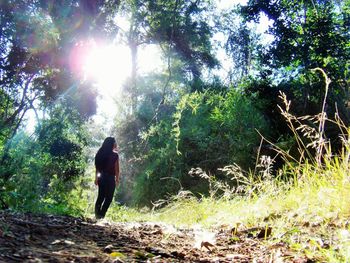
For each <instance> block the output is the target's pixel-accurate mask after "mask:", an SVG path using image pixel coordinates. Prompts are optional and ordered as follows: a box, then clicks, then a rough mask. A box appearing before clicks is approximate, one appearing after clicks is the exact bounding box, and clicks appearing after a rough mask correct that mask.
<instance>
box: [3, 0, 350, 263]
mask: <svg viewBox="0 0 350 263" xmlns="http://www.w3.org/2000/svg"><path fill="white" fill-rule="evenodd" d="M263 16H265V17H266V18H268V19H269V26H268V28H267V29H266V32H265V33H268V35H269V39H270V42H269V41H267V40H268V39H267V37H268V36H267V35H266V34H260V33H258V32H259V30H258V28H257V24H254V22H258V21H259V20H260V19H261V18H262V17H263ZM349 32H350V1H349V0H340V1H324V0H312V1H310V0H305V1H297V0H291V1H290V0H288V1H287V0H281V1H272V0H250V1H248V2H247V4H246V5H242V6H240V5H233V6H231V7H230V8H229V9H227V10H221V9H218V8H217V7H216V1H209V0H199V1H194V0H168V1H160V0H157V1H154V0H143V1H139V0H128V1H117V0H115V1H114V0H112V1H83V0H67V1H40V0H18V1H11V0H9V1H0V58H1V59H0V208H1V209H10V210H14V211H30V212H36V213H58V214H69V215H75V216H91V215H92V211H93V209H92V207H93V203H94V201H95V198H96V196H95V195H96V188H95V186H94V184H93V174H94V167H93V157H94V154H95V152H96V148H97V147H98V146H99V145H100V144H101V142H102V141H103V139H104V137H106V136H109V135H113V136H115V137H116V138H117V141H118V144H119V150H120V158H121V166H122V167H121V171H122V181H121V185H120V187H119V189H118V191H117V194H116V202H118V205H114V207H113V209H112V210H111V211H109V214H108V216H109V218H110V219H112V220H115V221H145V220H147V221H148V220H151V221H163V222H168V223H172V224H175V225H179V226H180V225H181V226H183V225H185V226H193V225H195V224H199V225H202V226H203V227H207V228H211V227H224V226H223V225H226V224H227V225H231V226H235V225H240V226H241V227H243V228H244V227H247V228H248V227H251V226H257V225H258V226H262V227H271V228H272V230H273V232H272V236H271V237H269V238H268V239H267V240H266V242H279V241H282V242H285V243H287V244H288V245H289V246H290V247H292V248H294V249H295V251H297V252H300V253H304V254H306V255H308V256H309V257H310V258H311V259H313V260H316V261H330V262H335V261H339V262H347V261H350V251H349V247H350V244H349V239H350V234H349V231H350V227H349V224H348V223H347V218H348V217H349V215H350V207H349V205H348V203H349V200H350V196H349V195H350V194H349V192H350V191H349V190H350V189H349V188H350V185H349V184H350V183H349V167H348V163H349V156H350V146H349V141H350V139H349V136H350V135H349V134H350V132H349V128H348V127H350V108H349V105H350V104H349V101H350V93H349V85H350V82H349V69H350V64H349V61H350V34H349ZM101 43H107V44H110V43H114V44H116V45H120V43H123V44H124V45H125V46H127V47H128V48H129V49H130V54H131V58H130V60H131V72H130V76H128V79H127V80H126V81H125V83H124V85H123V87H120V93H121V94H120V96H119V98H120V99H116V100H115V103H116V105H117V106H118V110H117V112H110V116H108V117H109V121H108V123H107V122H106V123H105V124H100V123H98V122H96V121H95V120H94V119H93V118H92V117H93V116H94V115H95V114H96V107H97V101H98V99H99V98H100V97H99V93H101V90H99V89H100V88H101V87H100V86H99V85H102V84H101V83H100V82H99V81H97V80H96V79H93V78H92V77H91V76H88V74H87V73H86V72H84V67H85V66H86V65H84V61H85V60H86V57H87V56H88V55H89V51H91V50H92V49H93V46H94V45H96V46H97V47H98V48H101V49H103V44H101ZM99 45H101V46H99ZM151 45H152V46H157V47H158V49H159V52H160V53H159V55H158V56H159V57H161V58H162V61H163V63H164V64H163V65H160V66H159V69H157V70H154V72H140V71H139V64H138V61H139V60H140V59H142V58H140V54H141V51H142V49H143V48H144V47H149V46H151ZM223 53H224V54H225V56H226V62H224V61H223V60H222V59H219V58H220V56H222V54H223ZM90 55H91V54H90ZM121 60H122V59H121ZM227 62H229V63H227ZM121 63H122V64H123V63H124V61H121ZM151 63H153V61H152V62H151ZM220 63H222V64H220ZM105 64H106V68H103V69H101V72H103V73H106V72H111V69H110V68H107V67H108V65H111V64H110V63H109V61H106V62H105ZM123 66H124V64H123ZM109 67H110V66H109ZM114 73H115V75H118V74H119V73H120V72H114ZM103 77H104V78H108V76H107V75H103ZM120 77H123V76H120ZM104 80H105V79H104ZM106 82H108V81H106ZM287 98H288V99H287ZM111 99H114V98H111ZM288 100H291V102H290V101H288ZM101 104H103V102H102V103H101ZM282 105H284V106H282ZM30 114H31V115H32V117H31V118H29V115H30ZM108 114H109V113H108ZM33 116H35V120H36V121H35V123H36V124H35V127H32V129H29V127H27V126H29V124H30V123H32V122H33V118H34V117H33ZM296 116H301V117H296ZM112 117H114V118H115V119H114V120H113V121H111V119H112ZM28 118H29V119H28ZM141 211H143V212H141ZM188 211H192V213H188ZM218 222H220V223H219V224H220V225H218Z"/></svg>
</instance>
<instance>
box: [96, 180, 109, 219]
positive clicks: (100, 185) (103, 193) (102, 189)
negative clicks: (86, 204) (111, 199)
mask: <svg viewBox="0 0 350 263" xmlns="http://www.w3.org/2000/svg"><path fill="white" fill-rule="evenodd" d="M105 188H106V187H105V184H104V180H103V179H102V177H100V178H99V182H98V196H97V199H96V203H95V217H96V218H97V219H100V218H102V217H103V216H102V214H101V207H102V203H103V201H104V200H105V197H106V189H105Z"/></svg>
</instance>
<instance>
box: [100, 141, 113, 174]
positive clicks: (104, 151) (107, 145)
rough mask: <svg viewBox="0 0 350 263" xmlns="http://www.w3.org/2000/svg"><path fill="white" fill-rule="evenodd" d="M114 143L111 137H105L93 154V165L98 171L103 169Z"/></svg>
mask: <svg viewBox="0 0 350 263" xmlns="http://www.w3.org/2000/svg"><path fill="white" fill-rule="evenodd" d="M115 143H116V141H115V139H114V138H113V137H107V138H106V139H105V140H104V142H103V143H102V146H101V148H100V149H98V151H97V153H96V156H95V167H96V169H97V170H98V171H103V169H104V168H105V167H106V165H107V162H108V156H110V155H111V153H112V152H113V146H114V144H115Z"/></svg>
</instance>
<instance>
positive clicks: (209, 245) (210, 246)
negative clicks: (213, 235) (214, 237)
mask: <svg viewBox="0 0 350 263" xmlns="http://www.w3.org/2000/svg"><path fill="white" fill-rule="evenodd" d="M203 247H205V248H206V249H208V250H209V251H210V252H211V248H215V246H214V245H213V244H212V243H210V242H208V241H202V243H201V248H203Z"/></svg>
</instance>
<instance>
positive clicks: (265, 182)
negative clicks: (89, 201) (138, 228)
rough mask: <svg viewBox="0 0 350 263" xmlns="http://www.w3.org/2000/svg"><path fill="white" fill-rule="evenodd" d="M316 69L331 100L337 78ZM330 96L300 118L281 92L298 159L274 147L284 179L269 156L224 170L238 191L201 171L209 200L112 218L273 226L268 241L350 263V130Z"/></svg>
mask: <svg viewBox="0 0 350 263" xmlns="http://www.w3.org/2000/svg"><path fill="white" fill-rule="evenodd" d="M316 70H319V71H321V73H322V74H323V76H324V77H325V80H326V92H325V94H326V96H327V92H328V87H329V84H330V80H329V79H328V77H327V76H326V74H325V73H324V72H323V71H322V70H321V69H316ZM326 96H325V99H324V103H323V106H322V112H321V113H320V114H319V115H317V116H302V117H295V116H293V115H292V114H291V113H290V112H289V109H290V105H291V102H290V101H288V100H287V98H286V96H285V95H284V94H281V99H282V100H283V101H284V108H282V107H280V109H281V112H282V114H283V116H284V117H285V118H286V121H287V122H288V125H289V127H290V128H291V130H292V132H293V134H294V139H295V141H296V143H297V144H298V149H299V156H298V158H296V157H293V156H290V155H289V153H288V152H286V151H284V150H282V149H280V148H278V146H276V145H274V147H275V149H276V151H277V152H278V153H279V154H280V156H282V157H283V158H284V159H285V162H286V165H285V166H284V168H283V169H281V170H279V171H278V173H277V175H273V173H272V169H271V168H272V166H273V161H274V160H273V159H271V158H270V157H268V156H258V159H259V160H260V164H259V165H257V169H256V170H255V171H254V172H250V173H246V172H244V171H242V170H241V169H240V168H239V167H237V166H235V165H231V166H227V167H225V168H223V169H222V171H224V172H225V173H226V174H227V176H229V177H230V178H231V180H233V181H234V182H235V183H234V184H232V185H234V187H233V186H231V185H230V184H227V183H224V182H221V181H218V180H217V179H216V178H215V176H213V175H210V174H209V175H208V174H207V173H206V172H205V171H203V170H201V169H200V168H196V169H192V170H191V171H190V174H191V175H192V176H200V177H202V178H205V179H207V180H208V182H209V186H210V196H209V197H202V198H200V199H198V198H196V197H195V196H194V195H192V194H191V193H190V192H184V191H183V192H180V193H179V194H178V195H177V196H172V197H171V198H170V199H169V200H160V201H159V202H157V203H156V204H155V207H157V206H162V207H163V208H161V209H156V210H151V211H144V212H140V211H136V210H133V209H129V208H123V207H114V208H112V210H111V211H110V213H109V214H108V215H109V216H110V218H111V219H113V220H117V221H135V220H137V221H161V222H165V223H171V224H174V225H176V226H181V227H184V226H185V227H192V226H194V225H197V226H198V225H200V226H202V227H204V228H216V229H217V228H223V227H229V226H231V227H232V226H240V228H243V229H244V228H249V227H253V226H254V227H256V226H261V227H267V226H268V227H271V228H272V235H271V236H270V237H269V238H268V239H266V240H265V242H268V243H272V244H273V243H279V242H283V243H285V244H287V245H288V246H289V247H290V248H291V249H293V250H294V251H295V253H301V254H303V255H306V256H307V257H308V258H309V259H311V260H313V261H321V262H350V224H349V221H348V219H349V218H350V205H349V201H350V176H349V175H350V171H349V158H350V129H349V128H348V127H346V126H345V125H344V124H343V123H342V121H341V120H340V118H339V117H338V116H337V115H336V116H335V119H334V120H330V119H328V118H327V116H326V113H325V102H326ZM326 121H329V122H334V123H336V124H337V125H338V127H339V130H340V138H341V140H342V142H343V150H342V151H341V153H340V154H339V155H334V153H332V149H331V145H330V143H329V141H328V140H327V138H326V137H325V133H324V126H325V123H326ZM263 139H264V138H263ZM164 205H165V207H164Z"/></svg>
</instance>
